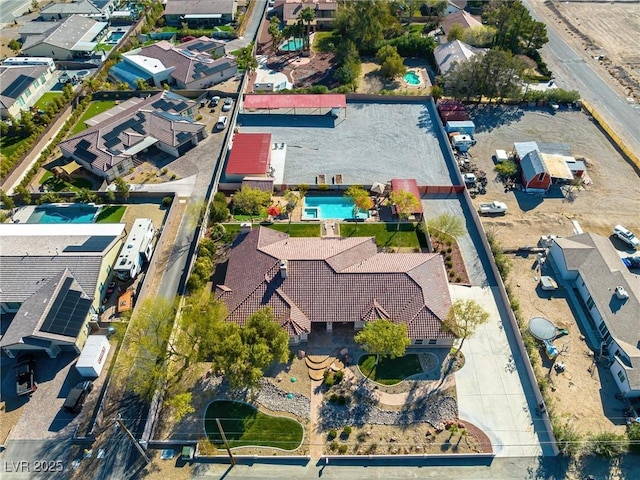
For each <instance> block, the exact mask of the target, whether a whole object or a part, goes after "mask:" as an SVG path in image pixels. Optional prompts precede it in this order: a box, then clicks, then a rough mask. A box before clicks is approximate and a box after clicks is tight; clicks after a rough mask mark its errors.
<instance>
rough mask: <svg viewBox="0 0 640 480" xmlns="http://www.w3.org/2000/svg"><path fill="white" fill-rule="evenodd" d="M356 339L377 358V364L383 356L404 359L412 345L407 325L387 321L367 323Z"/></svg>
mask: <svg viewBox="0 0 640 480" xmlns="http://www.w3.org/2000/svg"><path fill="white" fill-rule="evenodd" d="M354 339H355V341H356V342H358V343H359V344H360V345H362V347H363V348H364V349H365V350H366V351H367V352H369V353H371V354H373V355H375V356H376V362H377V361H378V360H379V358H380V357H381V356H382V358H387V357H389V358H397V357H402V356H403V355H404V353H405V351H406V350H407V347H408V346H409V345H410V344H411V340H410V339H409V335H408V329H407V325H406V324H405V323H393V322H392V321H391V320H385V319H380V320H374V321H373V322H367V323H365V325H364V328H363V329H362V330H361V331H360V332H358V333H357V334H356V336H355V337H354Z"/></svg>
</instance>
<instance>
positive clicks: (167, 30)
mask: <svg viewBox="0 0 640 480" xmlns="http://www.w3.org/2000/svg"><path fill="white" fill-rule="evenodd" d="M178 30H180V29H179V28H178V27H162V31H163V32H170V33H171V32H177V31H178Z"/></svg>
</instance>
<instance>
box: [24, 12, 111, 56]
mask: <svg viewBox="0 0 640 480" xmlns="http://www.w3.org/2000/svg"><path fill="white" fill-rule="evenodd" d="M106 28H107V22H106V21H104V22H99V21H96V20H94V19H93V18H89V17H83V16H80V15H72V16H70V17H67V18H65V19H64V20H62V21H58V22H29V23H28V24H27V25H25V26H24V27H23V28H21V29H20V30H19V33H20V37H21V38H22V39H23V44H22V53H23V54H24V55H26V56H29V57H51V58H53V59H54V60H73V59H83V58H84V59H86V58H90V57H91V56H92V52H93V51H94V49H95V47H96V45H97V44H98V43H99V42H100V39H101V38H102V37H103V36H104V34H105V33H106Z"/></svg>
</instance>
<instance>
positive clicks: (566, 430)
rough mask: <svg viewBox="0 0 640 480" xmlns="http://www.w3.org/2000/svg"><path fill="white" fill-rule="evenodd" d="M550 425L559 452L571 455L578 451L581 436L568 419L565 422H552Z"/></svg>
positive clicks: (580, 445) (580, 444)
mask: <svg viewBox="0 0 640 480" xmlns="http://www.w3.org/2000/svg"><path fill="white" fill-rule="evenodd" d="M552 427H553V436H554V437H556V442H557V444H558V450H559V451H560V454H562V455H566V456H568V457H572V456H574V455H576V454H577V453H578V452H580V448H581V447H582V438H581V436H580V434H579V433H578V432H577V431H576V429H575V427H574V426H573V425H572V424H571V423H569V421H568V420H567V421H566V422H565V423H559V421H555V422H552Z"/></svg>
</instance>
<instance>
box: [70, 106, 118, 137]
mask: <svg viewBox="0 0 640 480" xmlns="http://www.w3.org/2000/svg"><path fill="white" fill-rule="evenodd" d="M115 104H116V102H115V100H96V101H95V102H91V105H89V108H87V110H86V111H85V112H84V114H83V115H82V117H80V120H78V123H76V126H75V127H73V130H71V134H70V136H72V135H75V134H76V133H80V132H82V131H83V130H86V128H87V126H86V125H85V124H84V122H85V121H87V120H89V119H90V118H93V117H95V116H96V115H98V114H99V113H102V112H105V111H107V110H109V109H110V108H111V107H113V106H115Z"/></svg>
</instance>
